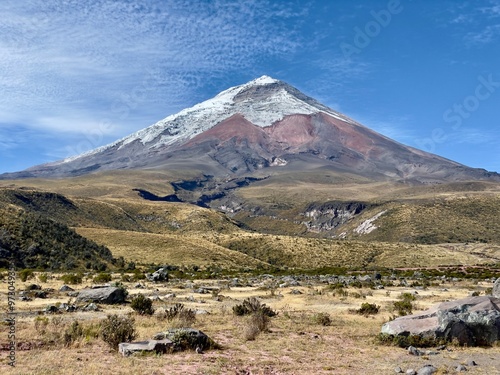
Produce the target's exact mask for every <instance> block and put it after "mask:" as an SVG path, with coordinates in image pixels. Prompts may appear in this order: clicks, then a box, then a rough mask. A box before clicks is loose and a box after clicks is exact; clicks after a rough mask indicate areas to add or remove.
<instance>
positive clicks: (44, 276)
mask: <svg viewBox="0 0 500 375" xmlns="http://www.w3.org/2000/svg"><path fill="white" fill-rule="evenodd" d="M38 280H40V282H42V283H46V282H47V280H48V276H47V274H46V273H41V274H40V275H38Z"/></svg>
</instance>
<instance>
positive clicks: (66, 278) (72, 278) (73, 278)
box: [60, 273, 83, 284]
mask: <svg viewBox="0 0 500 375" xmlns="http://www.w3.org/2000/svg"><path fill="white" fill-rule="evenodd" d="M60 279H61V280H62V281H63V282H64V283H65V284H81V283H82V279H83V275H82V274H80V273H78V274H75V273H67V274H64V275H62V276H61V277H60Z"/></svg>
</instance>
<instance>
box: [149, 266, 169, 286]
mask: <svg viewBox="0 0 500 375" xmlns="http://www.w3.org/2000/svg"><path fill="white" fill-rule="evenodd" d="M146 279H148V280H149V281H152V282H155V283H157V282H162V281H168V271H167V269H166V268H159V269H158V270H156V271H155V272H153V273H152V274H149V273H148V274H146Z"/></svg>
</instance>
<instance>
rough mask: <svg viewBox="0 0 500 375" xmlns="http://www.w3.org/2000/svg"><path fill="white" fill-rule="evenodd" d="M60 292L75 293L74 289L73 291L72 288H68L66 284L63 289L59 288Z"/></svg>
mask: <svg viewBox="0 0 500 375" xmlns="http://www.w3.org/2000/svg"><path fill="white" fill-rule="evenodd" d="M59 291H60V292H73V291H74V289H73V288H72V287H70V286H67V285H66V284H64V285H63V286H61V287H60V288H59Z"/></svg>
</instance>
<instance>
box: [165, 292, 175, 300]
mask: <svg viewBox="0 0 500 375" xmlns="http://www.w3.org/2000/svg"><path fill="white" fill-rule="evenodd" d="M163 298H164V299H172V298H175V293H168V294H165V296H164V297H163Z"/></svg>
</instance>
